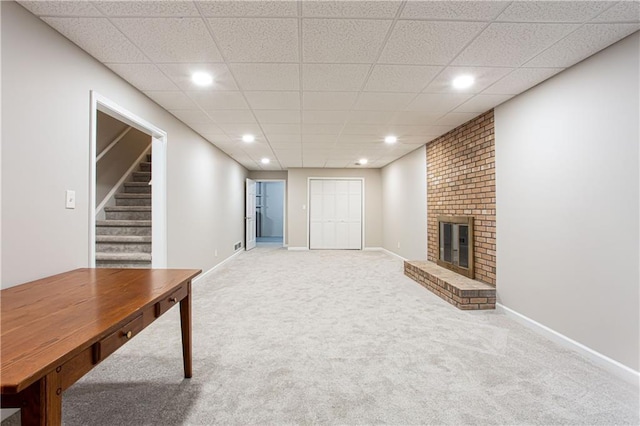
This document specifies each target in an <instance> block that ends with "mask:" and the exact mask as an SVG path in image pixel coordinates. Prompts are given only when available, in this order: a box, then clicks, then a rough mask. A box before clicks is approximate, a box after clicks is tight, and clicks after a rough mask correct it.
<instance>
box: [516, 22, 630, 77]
mask: <svg viewBox="0 0 640 426" xmlns="http://www.w3.org/2000/svg"><path fill="white" fill-rule="evenodd" d="M638 28H640V25H638V24H587V25H585V26H583V27H582V28H580V29H578V30H577V31H576V32H574V33H572V34H570V35H569V36H568V37H566V38H564V39H563V40H560V41H559V42H558V43H556V44H554V45H553V46H551V47H550V48H549V49H547V50H545V51H544V52H542V53H541V54H539V55H538V56H536V57H535V58H533V59H532V60H530V61H529V62H527V63H526V64H525V65H524V66H525V67H569V66H571V65H573V64H575V63H577V62H580V61H581V60H583V59H585V58H587V57H588V56H591V55H592V54H593V52H597V51H599V50H601V49H604V48H605V47H607V46H609V45H611V44H613V43H615V42H616V41H618V40H620V39H622V38H623V37H625V36H627V35H629V34H631V33H633V32H635V31H637V30H638Z"/></svg>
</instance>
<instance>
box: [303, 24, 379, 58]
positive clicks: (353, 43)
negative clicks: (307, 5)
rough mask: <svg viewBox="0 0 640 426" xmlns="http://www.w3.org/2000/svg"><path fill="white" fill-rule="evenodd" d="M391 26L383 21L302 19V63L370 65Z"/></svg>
mask: <svg viewBox="0 0 640 426" xmlns="http://www.w3.org/2000/svg"><path fill="white" fill-rule="evenodd" d="M390 25H391V21H383V20H354V19H305V20H303V21H302V44H303V51H302V54H303V60H304V62H325V63H336V62H338V63H339V62H343V63H372V62H373V61H375V59H376V57H377V55H378V52H379V51H380V47H381V45H382V42H383V41H384V38H385V35H386V34H387V31H388V30H389V27H390ZM345 40H348V43H346V42H345Z"/></svg>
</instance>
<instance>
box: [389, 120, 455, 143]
mask: <svg viewBox="0 0 640 426" xmlns="http://www.w3.org/2000/svg"><path fill="white" fill-rule="evenodd" d="M386 129H387V132H386V133H385V134H392V135H396V136H398V139H399V140H407V138H408V137H411V136H427V135H441V134H442V133H445V132H447V131H448V130H449V127H448V126H406V125H400V124H391V125H388V126H387V127H386Z"/></svg>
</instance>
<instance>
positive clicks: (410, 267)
mask: <svg viewBox="0 0 640 426" xmlns="http://www.w3.org/2000/svg"><path fill="white" fill-rule="evenodd" d="M404 274H405V275H406V276H408V277H410V278H411V279H413V280H414V281H416V282H417V283H418V284H420V285H421V286H423V287H425V288H426V289H427V290H429V291H431V292H432V293H435V294H436V295H438V296H440V297H441V298H442V299H444V300H446V301H447V302H449V303H451V304H452V305H453V306H455V307H457V308H459V309H462V310H465V311H470V310H479V309H495V307H496V288H495V287H494V286H492V285H490V284H485V283H482V282H480V281H475V280H472V279H470V278H467V277H465V276H462V275H460V274H456V273H455V272H453V271H450V270H448V269H445V268H442V267H440V266H438V265H436V264H435V263H433V262H429V261H420V260H407V261H405V262H404Z"/></svg>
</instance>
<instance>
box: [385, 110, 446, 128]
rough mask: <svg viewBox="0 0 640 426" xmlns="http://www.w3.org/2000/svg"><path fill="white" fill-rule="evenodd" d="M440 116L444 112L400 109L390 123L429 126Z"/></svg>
mask: <svg viewBox="0 0 640 426" xmlns="http://www.w3.org/2000/svg"><path fill="white" fill-rule="evenodd" d="M440 117H442V114H429V113H425V112H420V111H400V112H397V113H396V114H395V115H394V116H393V117H392V119H391V120H390V124H401V125H409V126H427V125H433V124H435V123H436V122H437V121H438V119H439V118H440Z"/></svg>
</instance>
